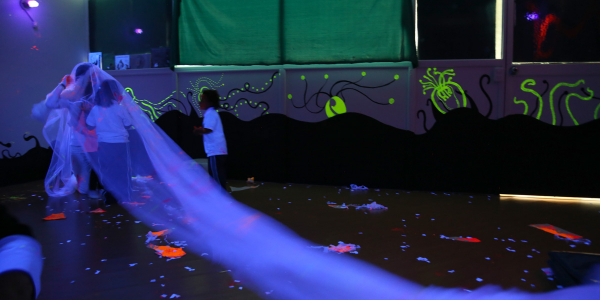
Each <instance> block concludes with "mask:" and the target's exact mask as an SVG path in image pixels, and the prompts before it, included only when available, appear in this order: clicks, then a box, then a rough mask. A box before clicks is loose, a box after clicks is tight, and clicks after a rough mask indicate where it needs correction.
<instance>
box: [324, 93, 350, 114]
mask: <svg viewBox="0 0 600 300" xmlns="http://www.w3.org/2000/svg"><path fill="white" fill-rule="evenodd" d="M331 100H333V102H334V103H335V104H334V105H333V106H332V105H331V102H332V101H331ZM325 113H326V114H327V117H328V118H331V117H334V116H336V115H341V114H343V113H346V104H345V103H344V101H343V100H342V99H341V98H340V97H338V96H333V97H331V99H329V101H327V103H325Z"/></svg>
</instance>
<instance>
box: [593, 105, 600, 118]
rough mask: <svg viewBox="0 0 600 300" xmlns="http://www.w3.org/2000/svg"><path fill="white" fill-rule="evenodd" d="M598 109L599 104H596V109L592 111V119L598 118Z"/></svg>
mask: <svg viewBox="0 0 600 300" xmlns="http://www.w3.org/2000/svg"><path fill="white" fill-rule="evenodd" d="M598 110H600V104H598V106H596V110H595V111H594V120H596V119H598Z"/></svg>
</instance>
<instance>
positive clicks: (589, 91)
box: [565, 80, 598, 125]
mask: <svg viewBox="0 0 600 300" xmlns="http://www.w3.org/2000/svg"><path fill="white" fill-rule="evenodd" d="M580 81H581V82H582V83H585V82H584V81H583V80H580ZM587 91H588V93H590V95H589V96H588V97H581V96H579V95H578V94H576V93H570V94H568V95H567V100H566V101H565V105H566V106H567V111H568V112H569V115H570V116H571V119H573V123H575V125H579V123H577V120H575V117H573V114H572V113H571V109H570V108H569V98H571V97H572V96H574V97H577V98H579V99H581V100H586V101H587V100H590V99H592V97H593V96H594V91H592V90H590V88H587ZM597 111H598V109H597V108H596V112H597Z"/></svg>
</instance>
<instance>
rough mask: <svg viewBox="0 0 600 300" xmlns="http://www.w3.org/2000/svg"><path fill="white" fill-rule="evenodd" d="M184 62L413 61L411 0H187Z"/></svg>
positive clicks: (183, 28)
mask: <svg viewBox="0 0 600 300" xmlns="http://www.w3.org/2000/svg"><path fill="white" fill-rule="evenodd" d="M179 41H180V42H179V46H180V56H181V58H180V59H181V60H180V63H181V64H185V65H268V64H311V63H328V64H331V63H353V62H397V61H411V62H413V64H416V61H417V58H416V50H415V38H414V18H413V13H412V4H411V0H362V1H315V0H260V1H242V0H219V1H211V0H183V1H182V4H181V17H180V19H179Z"/></svg>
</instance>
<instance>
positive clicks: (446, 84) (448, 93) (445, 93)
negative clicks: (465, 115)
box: [419, 68, 467, 114]
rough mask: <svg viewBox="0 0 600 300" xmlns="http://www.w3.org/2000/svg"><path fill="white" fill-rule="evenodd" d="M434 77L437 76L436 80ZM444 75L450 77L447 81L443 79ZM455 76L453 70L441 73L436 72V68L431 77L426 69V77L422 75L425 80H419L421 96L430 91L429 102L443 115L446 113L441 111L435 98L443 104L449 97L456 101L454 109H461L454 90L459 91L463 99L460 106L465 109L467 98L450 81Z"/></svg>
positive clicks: (460, 88) (456, 85) (429, 70)
mask: <svg viewBox="0 0 600 300" xmlns="http://www.w3.org/2000/svg"><path fill="white" fill-rule="evenodd" d="M434 75H438V79H437V80H436V78H435V77H434ZM446 75H448V76H450V77H448V79H447V80H446V78H445V76H446ZM455 75H456V74H455V73H454V69H448V70H445V71H443V72H438V71H437V68H433V75H431V68H428V69H427V75H423V78H425V79H426V80H425V81H423V80H419V82H420V83H421V84H422V85H423V95H426V94H427V93H426V91H427V90H430V89H432V91H431V102H433V105H434V106H435V108H437V110H438V111H440V112H441V113H443V114H445V113H446V111H444V110H442V108H441V107H440V106H439V105H438V103H437V101H436V98H437V99H439V101H443V102H444V103H445V102H446V100H448V99H449V98H450V97H454V99H455V100H456V107H457V108H458V107H461V105H460V101H459V99H458V98H456V94H455V92H454V91H455V89H458V90H460V93H461V95H462V98H463V99H462V100H463V101H462V106H463V107H467V96H466V95H465V92H464V91H463V89H462V87H461V86H460V85H459V84H458V83H456V82H453V81H452V76H455ZM445 106H446V105H445Z"/></svg>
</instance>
